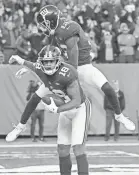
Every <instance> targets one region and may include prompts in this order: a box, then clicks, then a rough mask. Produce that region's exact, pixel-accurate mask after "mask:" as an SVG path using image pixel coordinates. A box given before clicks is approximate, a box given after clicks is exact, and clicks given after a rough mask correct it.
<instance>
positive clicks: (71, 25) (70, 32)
mask: <svg viewBox="0 0 139 175" xmlns="http://www.w3.org/2000/svg"><path fill="white" fill-rule="evenodd" d="M63 24H64V23H63ZM63 28H64V32H63V37H64V41H66V40H68V39H69V38H71V37H73V36H79V33H80V27H79V25H78V24H77V23H76V22H74V21H69V22H65V25H63Z"/></svg>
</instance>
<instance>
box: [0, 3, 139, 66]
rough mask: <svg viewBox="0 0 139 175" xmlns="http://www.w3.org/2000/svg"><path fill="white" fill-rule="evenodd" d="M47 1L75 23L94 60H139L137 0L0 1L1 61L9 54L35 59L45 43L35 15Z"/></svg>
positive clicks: (102, 61) (123, 61) (138, 11)
mask: <svg viewBox="0 0 139 175" xmlns="http://www.w3.org/2000/svg"><path fill="white" fill-rule="evenodd" d="M47 4H53V5H56V6H57V7H58V8H59V9H60V10H61V11H62V12H63V16H65V17H66V18H67V19H72V20H74V21H76V22H78V23H79V24H80V25H81V27H82V28H83V30H84V31H85V33H86V36H87V37H88V40H90V43H91V45H92V58H93V60H92V61H94V62H96V63H138V62H139V0H0V38H1V40H0V63H4V64H7V63H8V59H9V57H10V56H11V55H12V54H15V53H16V54H18V55H20V56H22V57H23V58H24V59H27V60H30V61H33V62H34V61H36V59H37V53H38V52H39V51H40V49H41V48H42V46H43V45H45V44H47V42H48V41H47V37H44V36H43V35H41V33H39V32H38V29H37V26H36V23H35V16H36V14H37V12H38V11H39V9H40V8H41V7H42V6H44V5H47Z"/></svg>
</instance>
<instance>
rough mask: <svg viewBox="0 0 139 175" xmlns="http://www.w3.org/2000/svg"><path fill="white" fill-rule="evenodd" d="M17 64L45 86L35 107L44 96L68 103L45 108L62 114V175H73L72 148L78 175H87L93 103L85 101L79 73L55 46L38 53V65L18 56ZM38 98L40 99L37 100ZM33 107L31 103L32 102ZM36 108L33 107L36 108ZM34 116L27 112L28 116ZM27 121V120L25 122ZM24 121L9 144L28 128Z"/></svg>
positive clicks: (12, 135) (42, 87)
mask: <svg viewBox="0 0 139 175" xmlns="http://www.w3.org/2000/svg"><path fill="white" fill-rule="evenodd" d="M13 62H17V63H19V64H20V65H24V66H26V67H28V68H29V69H31V70H32V71H34V72H35V73H36V74H37V76H39V78H40V79H41V81H42V82H43V84H42V85H41V87H40V88H39V89H38V90H37V91H36V92H35V94H34V97H33V99H36V100H37V101H36V100H34V103H33V104H32V105H35V106H36V104H38V101H40V100H41V99H42V98H43V97H45V95H47V94H48V93H49V94H50V92H51V93H54V94H57V95H59V96H60V97H62V98H64V99H65V102H66V103H65V104H63V105H61V106H60V107H57V106H56V104H55V102H54V100H53V99H52V98H51V97H50V98H51V104H50V105H47V104H45V106H46V108H47V109H48V110H49V111H51V112H53V113H59V114H60V115H59V121H58V147H57V150H58V154H59V165H60V172H61V175H70V174H71V166H72V163H71V159H70V148H71V145H72V148H73V152H74V154H75V156H76V160H77V167H78V172H79V175H82V174H84V175H88V161H87V157H86V154H85V140H86V137H87V131H88V123H89V118H90V116H91V103H90V101H89V100H88V98H86V97H85V95H84V93H83V90H82V88H81V86H80V84H79V81H78V74H77V70H76V69H75V68H74V67H73V66H72V65H69V64H67V63H65V62H62V61H61V51H60V49H59V48H57V47H55V46H51V45H48V46H45V47H44V48H42V50H41V51H40V53H39V57H38V60H37V62H36V63H32V62H29V61H26V60H24V59H22V58H21V57H19V56H18V55H13V56H12V57H11V58H10V60H9V63H13ZM36 97H37V98H36ZM29 103H30V102H29ZM33 108H34V107H33ZM31 112H32V109H31V111H30V110H29V109H28V115H30V114H31ZM24 120H25V121H26V120H27V119H26V117H25V118H24ZM25 121H23V120H22V121H21V123H19V124H18V125H17V127H16V128H15V129H14V130H13V131H11V132H10V133H9V134H8V135H7V137H6V140H7V141H9V142H10V141H13V140H15V139H16V138H17V136H18V135H19V134H20V133H21V131H22V130H23V129H24V128H25V125H24V124H22V123H24V122H25Z"/></svg>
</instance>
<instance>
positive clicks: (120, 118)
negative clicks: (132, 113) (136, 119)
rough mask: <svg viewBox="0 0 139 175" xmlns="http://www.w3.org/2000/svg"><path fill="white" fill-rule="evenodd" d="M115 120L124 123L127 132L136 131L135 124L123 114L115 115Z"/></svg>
mask: <svg viewBox="0 0 139 175" xmlns="http://www.w3.org/2000/svg"><path fill="white" fill-rule="evenodd" d="M115 119H116V120H117V121H118V122H120V123H122V124H123V125H124V127H125V128H126V129H127V130H129V131H134V130H135V124H134V123H133V122H132V121H131V120H130V119H129V118H128V117H125V116H124V115H123V114H120V115H115Z"/></svg>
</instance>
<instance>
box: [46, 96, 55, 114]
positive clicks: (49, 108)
mask: <svg viewBox="0 0 139 175" xmlns="http://www.w3.org/2000/svg"><path fill="white" fill-rule="evenodd" d="M50 100H51V103H50V105H47V104H46V103H44V105H45V108H46V109H47V110H49V111H50V112H52V113H57V109H58V107H57V106H56V104H55V102H54V100H53V98H52V97H50Z"/></svg>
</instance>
